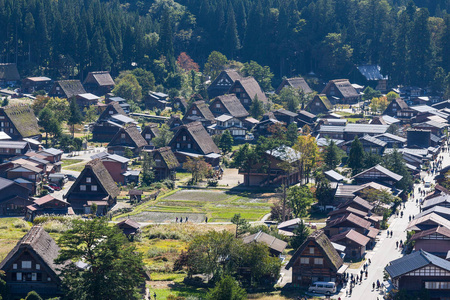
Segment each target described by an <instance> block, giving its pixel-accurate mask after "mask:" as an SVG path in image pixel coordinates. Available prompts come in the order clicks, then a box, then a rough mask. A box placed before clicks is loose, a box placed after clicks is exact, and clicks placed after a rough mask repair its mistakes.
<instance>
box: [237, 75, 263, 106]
mask: <svg viewBox="0 0 450 300" xmlns="http://www.w3.org/2000/svg"><path fill="white" fill-rule="evenodd" d="M236 84H240V85H241V86H242V88H243V89H244V90H245V92H246V93H247V95H248V96H249V97H250V99H251V100H252V101H253V100H254V99H255V96H258V100H259V101H262V102H264V103H266V102H267V97H266V94H264V92H263V91H262V89H261V87H260V86H259V83H258V82H257V81H256V79H255V78H253V77H245V78H243V79H239V80H236V81H235V82H234V84H233V86H235V85H236ZM233 86H232V87H231V88H230V90H231V89H232V88H233Z"/></svg>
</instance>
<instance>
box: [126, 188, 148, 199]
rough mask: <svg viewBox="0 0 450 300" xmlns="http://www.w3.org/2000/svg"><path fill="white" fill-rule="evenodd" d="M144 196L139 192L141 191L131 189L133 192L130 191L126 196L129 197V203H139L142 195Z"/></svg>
mask: <svg viewBox="0 0 450 300" xmlns="http://www.w3.org/2000/svg"><path fill="white" fill-rule="evenodd" d="M143 194H144V192H143V191H141V190H136V189H133V190H130V191H129V192H128V195H129V196H130V201H133V202H134V201H136V202H141V200H142V195H143Z"/></svg>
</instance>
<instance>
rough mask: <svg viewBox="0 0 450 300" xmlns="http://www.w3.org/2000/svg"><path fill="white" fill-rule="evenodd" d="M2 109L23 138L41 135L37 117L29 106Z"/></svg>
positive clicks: (10, 106) (12, 106) (11, 106)
mask: <svg viewBox="0 0 450 300" xmlns="http://www.w3.org/2000/svg"><path fill="white" fill-rule="evenodd" d="M0 109H1V110H3V111H4V112H5V114H6V115H7V116H8V118H9V119H10V120H11V122H12V123H13V124H14V127H16V129H17V131H18V132H19V134H20V135H21V136H22V137H24V138H26V137H31V136H35V135H39V134H40V133H39V126H38V123H37V119H36V116H35V115H34V112H33V110H32V109H31V108H30V107H29V106H28V105H8V106H5V107H2V108H0Z"/></svg>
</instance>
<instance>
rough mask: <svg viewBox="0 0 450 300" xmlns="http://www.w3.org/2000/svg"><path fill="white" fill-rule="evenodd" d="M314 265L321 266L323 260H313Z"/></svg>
mask: <svg viewBox="0 0 450 300" xmlns="http://www.w3.org/2000/svg"><path fill="white" fill-rule="evenodd" d="M314 264H315V265H323V258H314Z"/></svg>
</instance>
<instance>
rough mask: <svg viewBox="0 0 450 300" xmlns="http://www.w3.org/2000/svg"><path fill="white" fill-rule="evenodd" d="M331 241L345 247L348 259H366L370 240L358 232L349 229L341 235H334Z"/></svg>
mask: <svg viewBox="0 0 450 300" xmlns="http://www.w3.org/2000/svg"><path fill="white" fill-rule="evenodd" d="M330 241H332V242H335V243H338V244H340V245H343V246H345V254H346V257H350V258H353V259H359V258H362V257H364V254H365V252H366V246H367V244H368V243H369V242H370V238H368V237H367V236H365V235H362V234H360V233H359V232H357V231H356V230H353V229H349V230H346V231H344V232H341V233H339V234H336V235H333V236H332V237H331V238H330Z"/></svg>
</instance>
